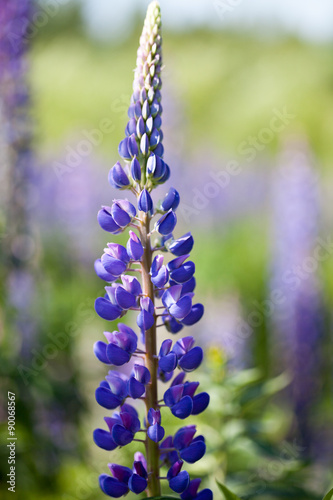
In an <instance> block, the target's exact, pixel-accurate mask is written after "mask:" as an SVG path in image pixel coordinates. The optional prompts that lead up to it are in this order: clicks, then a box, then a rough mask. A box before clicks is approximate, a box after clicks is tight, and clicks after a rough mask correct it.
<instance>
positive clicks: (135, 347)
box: [94, 2, 210, 500]
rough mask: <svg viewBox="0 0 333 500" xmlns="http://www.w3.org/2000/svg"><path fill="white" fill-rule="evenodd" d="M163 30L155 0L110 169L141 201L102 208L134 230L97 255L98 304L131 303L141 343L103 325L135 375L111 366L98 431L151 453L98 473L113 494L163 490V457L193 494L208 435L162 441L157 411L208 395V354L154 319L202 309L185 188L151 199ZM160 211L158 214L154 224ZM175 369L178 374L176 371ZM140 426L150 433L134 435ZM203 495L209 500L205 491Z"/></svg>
mask: <svg viewBox="0 0 333 500" xmlns="http://www.w3.org/2000/svg"><path fill="white" fill-rule="evenodd" d="M160 31H161V18H160V9H159V5H158V3H157V2H152V3H151V4H150V6H149V7H148V12H147V17H146V20H145V24H144V28H143V32H142V35H141V38H140V47H139V49H138V53H137V68H136V71H135V77H134V84H133V95H132V99H131V104H130V107H129V110H128V117H129V121H128V123H127V126H126V129H125V134H126V137H125V138H124V139H123V140H122V141H121V142H120V144H119V149H118V151H119V154H120V157H121V158H122V163H120V162H117V163H116V164H115V165H114V166H113V167H112V169H111V170H110V173H109V182H110V184H111V186H112V187H114V188H116V189H119V190H125V189H127V190H128V191H129V192H131V193H133V195H134V196H135V198H136V202H134V200H133V202H132V201H129V200H127V199H115V200H114V201H113V203H112V204H111V206H103V207H102V208H101V210H100V211H99V213H98V222H99V224H100V226H101V227H102V229H104V230H105V231H107V232H109V233H112V234H119V233H122V232H124V231H125V230H126V229H127V228H131V230H130V231H129V239H128V241H127V244H126V247H124V246H122V245H120V244H117V243H108V244H107V247H106V248H105V249H104V253H103V255H102V257H101V259H99V260H97V261H96V262H95V270H96V274H97V275H98V276H99V277H100V278H101V279H103V280H104V281H106V282H107V283H108V285H107V286H106V287H105V291H106V295H105V296H104V297H99V298H98V299H97V300H96V303H95V309H96V312H97V314H98V315H99V316H100V317H101V318H102V319H104V320H107V321H113V320H115V319H118V318H120V317H124V316H125V315H126V314H127V312H128V311H135V312H136V314H137V317H136V324H137V326H138V327H139V329H140V333H141V341H142V343H143V344H144V346H141V345H139V341H138V337H137V334H136V333H135V332H134V331H133V330H132V329H131V328H130V327H128V326H126V325H125V324H124V323H119V324H118V328H117V330H115V331H112V332H105V333H104V335H105V337H106V342H102V341H98V342H96V343H95V346H94V352H95V355H96V357H97V358H98V359H99V360H100V361H101V362H102V363H105V364H107V365H114V366H116V367H117V366H123V365H126V364H127V363H129V362H130V361H131V360H133V359H134V360H135V363H134V365H133V369H132V372H131V373H130V375H129V376H127V375H124V374H123V373H120V372H117V371H113V370H110V371H109V374H108V375H107V376H106V379H105V380H104V381H103V382H101V384H100V386H99V387H98V388H97V390H96V400H97V402H98V403H99V404H100V405H101V406H102V407H103V408H106V409H109V410H114V409H116V408H118V407H120V411H119V412H114V413H113V415H112V416H111V417H106V418H105V421H106V424H107V426H108V430H104V429H96V430H95V432H94V441H95V443H96V444H97V445H98V446H99V447H101V448H103V449H105V450H109V451H112V450H114V449H115V448H116V447H118V446H120V447H122V446H126V445H127V444H129V443H131V442H132V441H133V440H135V441H138V442H140V441H141V442H142V444H144V445H145V450H146V457H144V456H143V455H142V453H136V454H135V457H134V464H133V469H129V468H127V467H123V466H118V465H115V464H111V465H110V466H109V467H110V471H111V476H110V475H107V474H102V475H101V476H100V486H101V489H102V491H103V492H104V493H106V494H107V495H109V496H111V497H112V496H113V497H119V496H122V495H125V494H126V493H128V491H132V492H134V493H137V494H139V493H141V492H143V491H144V490H147V494H148V496H155V497H156V496H160V492H161V489H160V480H161V479H162V478H161V477H160V467H162V466H163V465H166V466H167V467H168V472H167V477H166V478H164V479H166V480H167V481H168V483H169V486H170V489H171V490H172V491H174V492H176V493H182V494H183V493H184V492H189V493H187V494H188V495H193V496H194V497H195V496H196V494H197V490H195V485H196V483H194V486H193V485H191V484H192V483H191V482H190V476H189V474H188V472H187V471H185V470H182V467H183V463H184V462H188V463H194V462H196V461H197V460H199V459H200V458H201V457H202V456H203V455H204V453H205V451H206V445H205V441H204V438H203V437H202V436H198V437H194V435H195V433H196V428H195V426H187V427H183V428H181V429H180V430H179V431H178V432H176V434H175V436H174V438H172V436H168V437H167V438H166V439H164V434H165V431H164V428H163V427H162V425H161V422H162V415H161V412H164V411H165V412H168V411H170V412H171V413H172V414H173V415H174V416H176V417H177V418H179V419H185V418H186V417H188V416H189V415H197V414H198V413H201V412H202V411H204V410H205V409H206V407H207V406H208V404H209V396H208V394H207V393H206V392H201V393H199V394H196V391H197V389H198V386H199V382H191V381H188V380H185V377H186V375H187V374H188V373H189V372H192V371H193V370H195V369H196V368H198V367H199V366H200V364H201V362H202V359H203V351H202V349H201V347H199V346H194V338H193V337H190V336H187V337H183V338H182V339H180V340H178V341H177V342H175V343H174V344H173V342H172V341H171V340H170V339H166V340H164V341H163V342H162V344H161V346H159V347H158V346H157V339H156V328H157V326H165V327H166V328H167V329H168V330H169V331H171V332H172V333H177V332H178V331H180V330H181V329H182V328H184V327H185V326H190V325H192V324H194V323H196V322H197V321H199V320H200V319H201V317H202V315H203V306H202V305H201V304H193V297H194V289H195V285H196V281H195V278H194V273H195V265H194V263H193V262H192V261H191V260H189V257H190V252H191V250H192V248H193V244H194V240H193V236H192V235H191V233H189V232H188V233H186V234H185V235H184V236H182V237H180V238H178V239H174V237H173V232H174V230H175V228H176V225H177V217H176V214H175V210H176V209H177V207H178V205H179V202H180V197H179V193H178V192H177V191H176V190H175V189H174V188H170V189H169V191H168V192H167V194H166V195H165V197H164V199H163V200H160V201H158V202H157V203H155V200H153V197H152V191H153V189H154V188H155V187H156V186H157V185H158V184H163V183H164V182H166V181H167V180H168V178H169V176H170V168H169V166H168V165H167V164H166V163H165V161H164V159H163V153H164V149H163V145H162V142H163V133H162V130H161V126H162V118H161V115H162V105H161V92H160V88H161V67H162V53H161V42H162V38H161V34H160ZM154 217H156V219H155V221H156V222H155V224H154V227H153V228H152V224H151V223H152V219H153V218H154ZM159 250H160V251H161V252H167V251H170V252H171V254H172V255H173V258H172V259H171V261H170V262H169V263H167V262H164V256H163V255H162V254H161V253H159ZM158 301H159V302H158ZM177 368H178V369H179V370H180V372H179V374H178V375H177V376H176V377H174V370H175V369H177ZM127 373H128V372H127ZM158 379H159V380H161V381H162V382H164V383H165V382H168V381H170V380H172V381H171V386H170V387H169V388H167V389H166V391H165V393H164V397H163V398H161V396H162V395H160V396H159V395H158ZM128 399H136V400H143V401H144V403H145V406H146V413H145V419H144V425H143V427H142V428H141V427H140V419H139V416H138V413H137V412H136V410H135V409H134V408H133V407H132V406H130V405H129V404H127V400H128ZM162 401H164V403H165V404H164V405H163V404H161V402H162ZM164 407H165V408H164ZM163 418H164V416H163ZM139 432H140V433H142V434H140V435H141V437H142V436H143V437H144V439H138V438H137V435H136V434H137V433H139ZM163 439H164V440H163ZM203 491H204V492H207V491H208V492H209V491H210V490H203ZM206 494H207V493H205V495H206ZM199 495H200V494H199ZM202 500H205V498H203V499H202ZM207 500H210V499H209V498H208V497H207Z"/></svg>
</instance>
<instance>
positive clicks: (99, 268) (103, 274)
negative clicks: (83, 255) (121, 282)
mask: <svg viewBox="0 0 333 500" xmlns="http://www.w3.org/2000/svg"><path fill="white" fill-rule="evenodd" d="M94 268H95V272H96V274H97V276H98V277H99V278H101V279H102V280H104V281H108V282H109V283H111V282H112V281H116V279H118V277H117V276H113V275H112V274H111V273H108V272H107V271H106V269H105V268H104V266H103V264H102V261H101V259H97V260H95V263H94Z"/></svg>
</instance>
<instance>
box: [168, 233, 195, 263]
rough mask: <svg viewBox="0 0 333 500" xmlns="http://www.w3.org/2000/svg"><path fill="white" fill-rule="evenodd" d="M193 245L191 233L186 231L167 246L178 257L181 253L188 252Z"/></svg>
mask: <svg viewBox="0 0 333 500" xmlns="http://www.w3.org/2000/svg"><path fill="white" fill-rule="evenodd" d="M193 245H194V240H193V236H192V235H191V233H186V234H184V236H182V237H181V238H178V240H175V241H173V242H172V243H171V245H170V247H169V250H170V252H171V253H173V254H174V255H176V256H177V257H180V256H181V255H185V254H187V253H190V251H191V250H192V248H193Z"/></svg>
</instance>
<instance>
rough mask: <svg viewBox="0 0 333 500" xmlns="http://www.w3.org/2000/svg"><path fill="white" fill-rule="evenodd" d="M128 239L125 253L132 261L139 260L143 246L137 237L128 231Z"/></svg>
mask: <svg viewBox="0 0 333 500" xmlns="http://www.w3.org/2000/svg"><path fill="white" fill-rule="evenodd" d="M129 234H130V239H129V240H128V242H127V246H126V248H127V253H128V255H129V256H130V258H131V259H132V260H140V259H141V257H142V255H143V246H142V243H141V241H140V239H139V238H138V236H137V235H136V234H135V233H134V232H133V231H130V232H129Z"/></svg>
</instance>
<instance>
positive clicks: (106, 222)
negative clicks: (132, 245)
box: [97, 207, 122, 234]
mask: <svg viewBox="0 0 333 500" xmlns="http://www.w3.org/2000/svg"><path fill="white" fill-rule="evenodd" d="M107 208H109V207H107ZM97 220H98V224H99V225H100V226H101V228H102V229H104V231H108V232H109V233H113V234H117V233H119V232H120V231H121V230H122V229H121V227H119V226H118V224H116V222H115V221H114V219H113V217H112V215H111V214H110V213H109V212H108V210H107V209H106V208H102V209H101V210H100V211H99V212H98V214H97Z"/></svg>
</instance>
